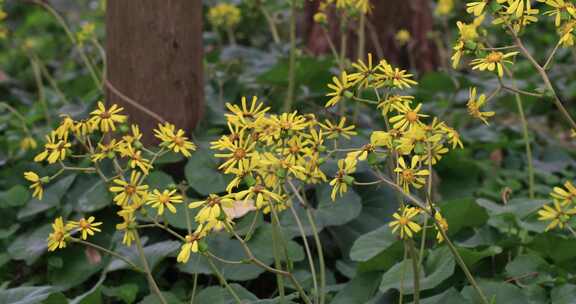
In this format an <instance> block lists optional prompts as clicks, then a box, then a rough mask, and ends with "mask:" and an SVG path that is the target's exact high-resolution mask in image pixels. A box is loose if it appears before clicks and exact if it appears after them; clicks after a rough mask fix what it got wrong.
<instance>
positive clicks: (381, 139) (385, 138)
mask: <svg viewBox="0 0 576 304" xmlns="http://www.w3.org/2000/svg"><path fill="white" fill-rule="evenodd" d="M370 143H371V144H372V145H374V146H375V147H387V148H389V149H390V148H392V135H390V133H388V132H386V131H374V132H372V134H371V135H370Z"/></svg>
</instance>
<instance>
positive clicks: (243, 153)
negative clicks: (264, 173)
mask: <svg viewBox="0 0 576 304" xmlns="http://www.w3.org/2000/svg"><path fill="white" fill-rule="evenodd" d="M233 157H234V158H235V159H237V160H240V159H243V158H244V157H246V150H244V149H242V148H238V149H236V151H234V155H233Z"/></svg>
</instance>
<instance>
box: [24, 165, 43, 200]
mask: <svg viewBox="0 0 576 304" xmlns="http://www.w3.org/2000/svg"><path fill="white" fill-rule="evenodd" d="M24 178H25V179H26V180H28V181H29V182H31V183H32V184H31V185H30V187H29V188H30V189H32V191H33V192H32V196H33V197H35V198H37V199H39V200H41V199H42V195H43V194H44V188H43V187H42V185H43V182H42V178H40V176H38V174H36V173H34V172H32V171H28V172H24Z"/></svg>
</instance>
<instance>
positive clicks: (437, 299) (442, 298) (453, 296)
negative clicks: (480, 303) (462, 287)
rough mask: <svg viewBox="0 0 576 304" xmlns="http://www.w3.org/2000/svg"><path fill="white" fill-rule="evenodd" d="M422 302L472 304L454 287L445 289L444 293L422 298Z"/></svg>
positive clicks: (426, 303)
mask: <svg viewBox="0 0 576 304" xmlns="http://www.w3.org/2000/svg"><path fill="white" fill-rule="evenodd" d="M420 303H421V304H472V303H471V302H470V301H468V300H466V299H465V298H464V297H462V295H461V294H460V293H459V292H458V290H456V289H455V288H454V287H452V288H450V289H447V290H445V291H444V292H443V293H441V294H438V295H435V296H432V297H429V298H425V299H421V300H420Z"/></svg>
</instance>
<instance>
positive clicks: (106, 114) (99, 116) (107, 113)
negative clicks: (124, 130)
mask: <svg viewBox="0 0 576 304" xmlns="http://www.w3.org/2000/svg"><path fill="white" fill-rule="evenodd" d="M123 110H124V108H122V107H119V106H118V105H116V104H114V105H112V107H110V108H109V109H106V107H105V106H104V103H102V102H101V101H99V102H98V109H96V110H94V111H92V112H91V113H90V115H92V118H90V120H91V122H92V123H93V124H94V125H95V126H97V127H98V128H99V129H100V131H102V132H103V133H108V132H110V131H116V125H115V124H116V123H123V122H125V121H126V119H127V117H126V115H121V114H118V113H120V112H122V111H123Z"/></svg>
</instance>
